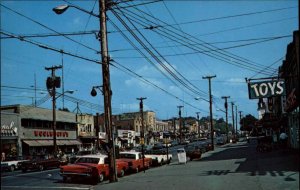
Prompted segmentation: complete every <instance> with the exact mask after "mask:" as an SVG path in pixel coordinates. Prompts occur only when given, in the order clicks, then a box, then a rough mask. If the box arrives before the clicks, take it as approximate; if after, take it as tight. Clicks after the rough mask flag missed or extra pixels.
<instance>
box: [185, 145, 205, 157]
mask: <svg viewBox="0 0 300 190" xmlns="http://www.w3.org/2000/svg"><path fill="white" fill-rule="evenodd" d="M185 152H186V156H187V157H189V158H190V160H194V159H200V158H201V155H202V152H201V149H200V147H199V146H193V145H191V146H187V147H186V148H185Z"/></svg>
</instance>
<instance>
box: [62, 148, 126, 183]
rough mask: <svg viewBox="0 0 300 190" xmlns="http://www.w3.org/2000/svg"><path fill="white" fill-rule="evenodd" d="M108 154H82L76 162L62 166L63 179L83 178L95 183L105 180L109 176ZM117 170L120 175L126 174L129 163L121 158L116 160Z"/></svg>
mask: <svg viewBox="0 0 300 190" xmlns="http://www.w3.org/2000/svg"><path fill="white" fill-rule="evenodd" d="M108 162H109V161H108V157H107V155H100V154H96V155H84V156H80V157H79V158H78V159H77V160H76V161H75V163H74V164H69V165H65V166H61V167H60V175H61V176H62V177H63V181H64V182H65V181H67V180H68V179H70V180H74V179H83V178H87V179H90V180H92V182H93V183H94V184H97V183H98V182H102V181H104V179H105V178H107V177H108V176H109V166H108ZM116 170H117V174H118V176H120V177H123V176H124V175H125V172H126V171H127V170H128V163H127V162H123V161H121V160H118V159H117V160H116Z"/></svg>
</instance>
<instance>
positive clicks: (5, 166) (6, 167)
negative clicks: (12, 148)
mask: <svg viewBox="0 0 300 190" xmlns="http://www.w3.org/2000/svg"><path fill="white" fill-rule="evenodd" d="M9 170H10V167H9V166H8V163H2V162H1V172H3V171H9Z"/></svg>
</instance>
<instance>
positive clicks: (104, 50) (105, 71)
mask: <svg viewBox="0 0 300 190" xmlns="http://www.w3.org/2000/svg"><path fill="white" fill-rule="evenodd" d="M99 10H100V15H99V16H100V46H101V59H102V81H103V96H104V124H105V129H106V133H107V138H108V144H109V145H110V147H111V148H110V150H109V151H108V159H109V182H117V181H118V178H117V171H116V158H115V156H116V154H115V145H114V144H115V143H114V137H113V131H114V130H113V128H112V118H111V115H112V110H111V96H112V91H111V87H110V73H109V55H108V45H107V30H106V29H107V28H106V19H107V18H106V1H105V0H99Z"/></svg>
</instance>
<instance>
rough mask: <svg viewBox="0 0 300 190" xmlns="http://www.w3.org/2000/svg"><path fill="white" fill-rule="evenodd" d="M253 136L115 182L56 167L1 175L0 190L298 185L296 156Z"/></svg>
mask: <svg viewBox="0 0 300 190" xmlns="http://www.w3.org/2000/svg"><path fill="white" fill-rule="evenodd" d="M255 147H256V141H255V140H252V142H251V143H250V144H249V143H246V142H238V143H236V144H227V145H223V146H217V147H216V148H215V150H214V151H210V152H206V153H204V154H203V156H202V158H201V159H200V160H193V161H189V162H188V163H187V164H179V163H178V160H177V159H176V154H175V153H174V155H173V158H174V159H173V162H172V163H171V164H170V165H164V166H161V167H155V168H151V169H149V170H147V171H146V172H145V173H144V172H140V173H138V174H131V175H127V176H125V177H123V178H119V179H118V182H116V183H109V182H108V181H105V182H104V183H101V184H98V185H95V186H93V185H90V184H81V183H78V182H69V183H63V182H62V178H61V177H60V176H59V174H58V172H59V170H58V169H55V170H48V171H43V172H32V173H25V174H22V173H17V174H15V175H11V176H4V177H1V182H2V183H1V189H95V190H96V189H99V190H100V189H101V190H108V189H111V190H116V189H130V190H135V189H143V190H146V189H151V190H153V189H164V190H165V189H172V190H173V189H174V190H182V189H184V190H189V189H191V190H194V189H204V190H206V189H207V190H223V189H225V190H226V189H230V190H235V189H239V190H240V189H246V190H247V189H249V190H250V189H251V190H254V189H255V190H269V189H270V190H277V189H278V190H299V155H298V154H297V153H294V152H291V151H289V150H282V149H278V150H273V151H271V152H264V153H258V152H256V149H255Z"/></svg>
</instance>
